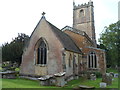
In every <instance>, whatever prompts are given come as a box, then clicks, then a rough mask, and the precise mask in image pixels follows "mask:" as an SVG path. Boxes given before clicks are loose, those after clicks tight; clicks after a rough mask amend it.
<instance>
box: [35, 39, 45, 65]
mask: <svg viewBox="0 0 120 90" xmlns="http://www.w3.org/2000/svg"><path fill="white" fill-rule="evenodd" d="M37 64H47V47H46V44H45V42H44V41H43V40H42V41H40V44H39V47H38V49H37Z"/></svg>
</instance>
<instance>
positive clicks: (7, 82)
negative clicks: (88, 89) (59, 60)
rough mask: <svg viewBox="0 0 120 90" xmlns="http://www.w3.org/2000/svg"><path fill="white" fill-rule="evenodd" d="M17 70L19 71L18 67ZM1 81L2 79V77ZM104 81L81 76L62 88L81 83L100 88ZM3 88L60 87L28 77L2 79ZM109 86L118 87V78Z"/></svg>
mask: <svg viewBox="0 0 120 90" xmlns="http://www.w3.org/2000/svg"><path fill="white" fill-rule="evenodd" d="M16 71H19V69H17V70H16ZM107 72H114V73H118V72H117V70H115V69H111V68H110V69H107ZM0 81H1V79H0ZM101 81H102V78H97V79H96V80H94V81H93V80H85V79H83V78H79V79H77V80H72V81H69V82H68V83H67V84H66V85H65V86H64V87H61V88H62V89H66V88H75V87H78V86H79V85H86V86H94V87H95V88H100V87H99V83H100V82H101ZM2 87H3V88H60V87H55V86H41V85H40V82H39V81H33V80H27V79H20V78H17V79H2ZM107 88H118V78H114V80H113V82H112V85H110V86H107Z"/></svg>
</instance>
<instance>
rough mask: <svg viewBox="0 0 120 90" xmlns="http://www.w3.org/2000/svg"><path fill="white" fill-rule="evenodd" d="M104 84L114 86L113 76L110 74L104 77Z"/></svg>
mask: <svg viewBox="0 0 120 90" xmlns="http://www.w3.org/2000/svg"><path fill="white" fill-rule="evenodd" d="M102 82H105V83H107V85H111V84H112V76H111V75H110V74H109V73H106V74H104V75H102Z"/></svg>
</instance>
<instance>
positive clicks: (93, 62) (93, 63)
mask: <svg viewBox="0 0 120 90" xmlns="http://www.w3.org/2000/svg"><path fill="white" fill-rule="evenodd" d="M88 68H97V57H96V54H95V52H90V53H89V55H88Z"/></svg>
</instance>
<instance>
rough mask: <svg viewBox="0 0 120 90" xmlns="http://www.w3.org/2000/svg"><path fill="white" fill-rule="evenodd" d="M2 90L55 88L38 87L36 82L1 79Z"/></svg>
mask: <svg viewBox="0 0 120 90" xmlns="http://www.w3.org/2000/svg"><path fill="white" fill-rule="evenodd" d="M2 88H56V87H54V86H40V85H39V82H38V81H33V80H27V79H20V78H17V79H2Z"/></svg>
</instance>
